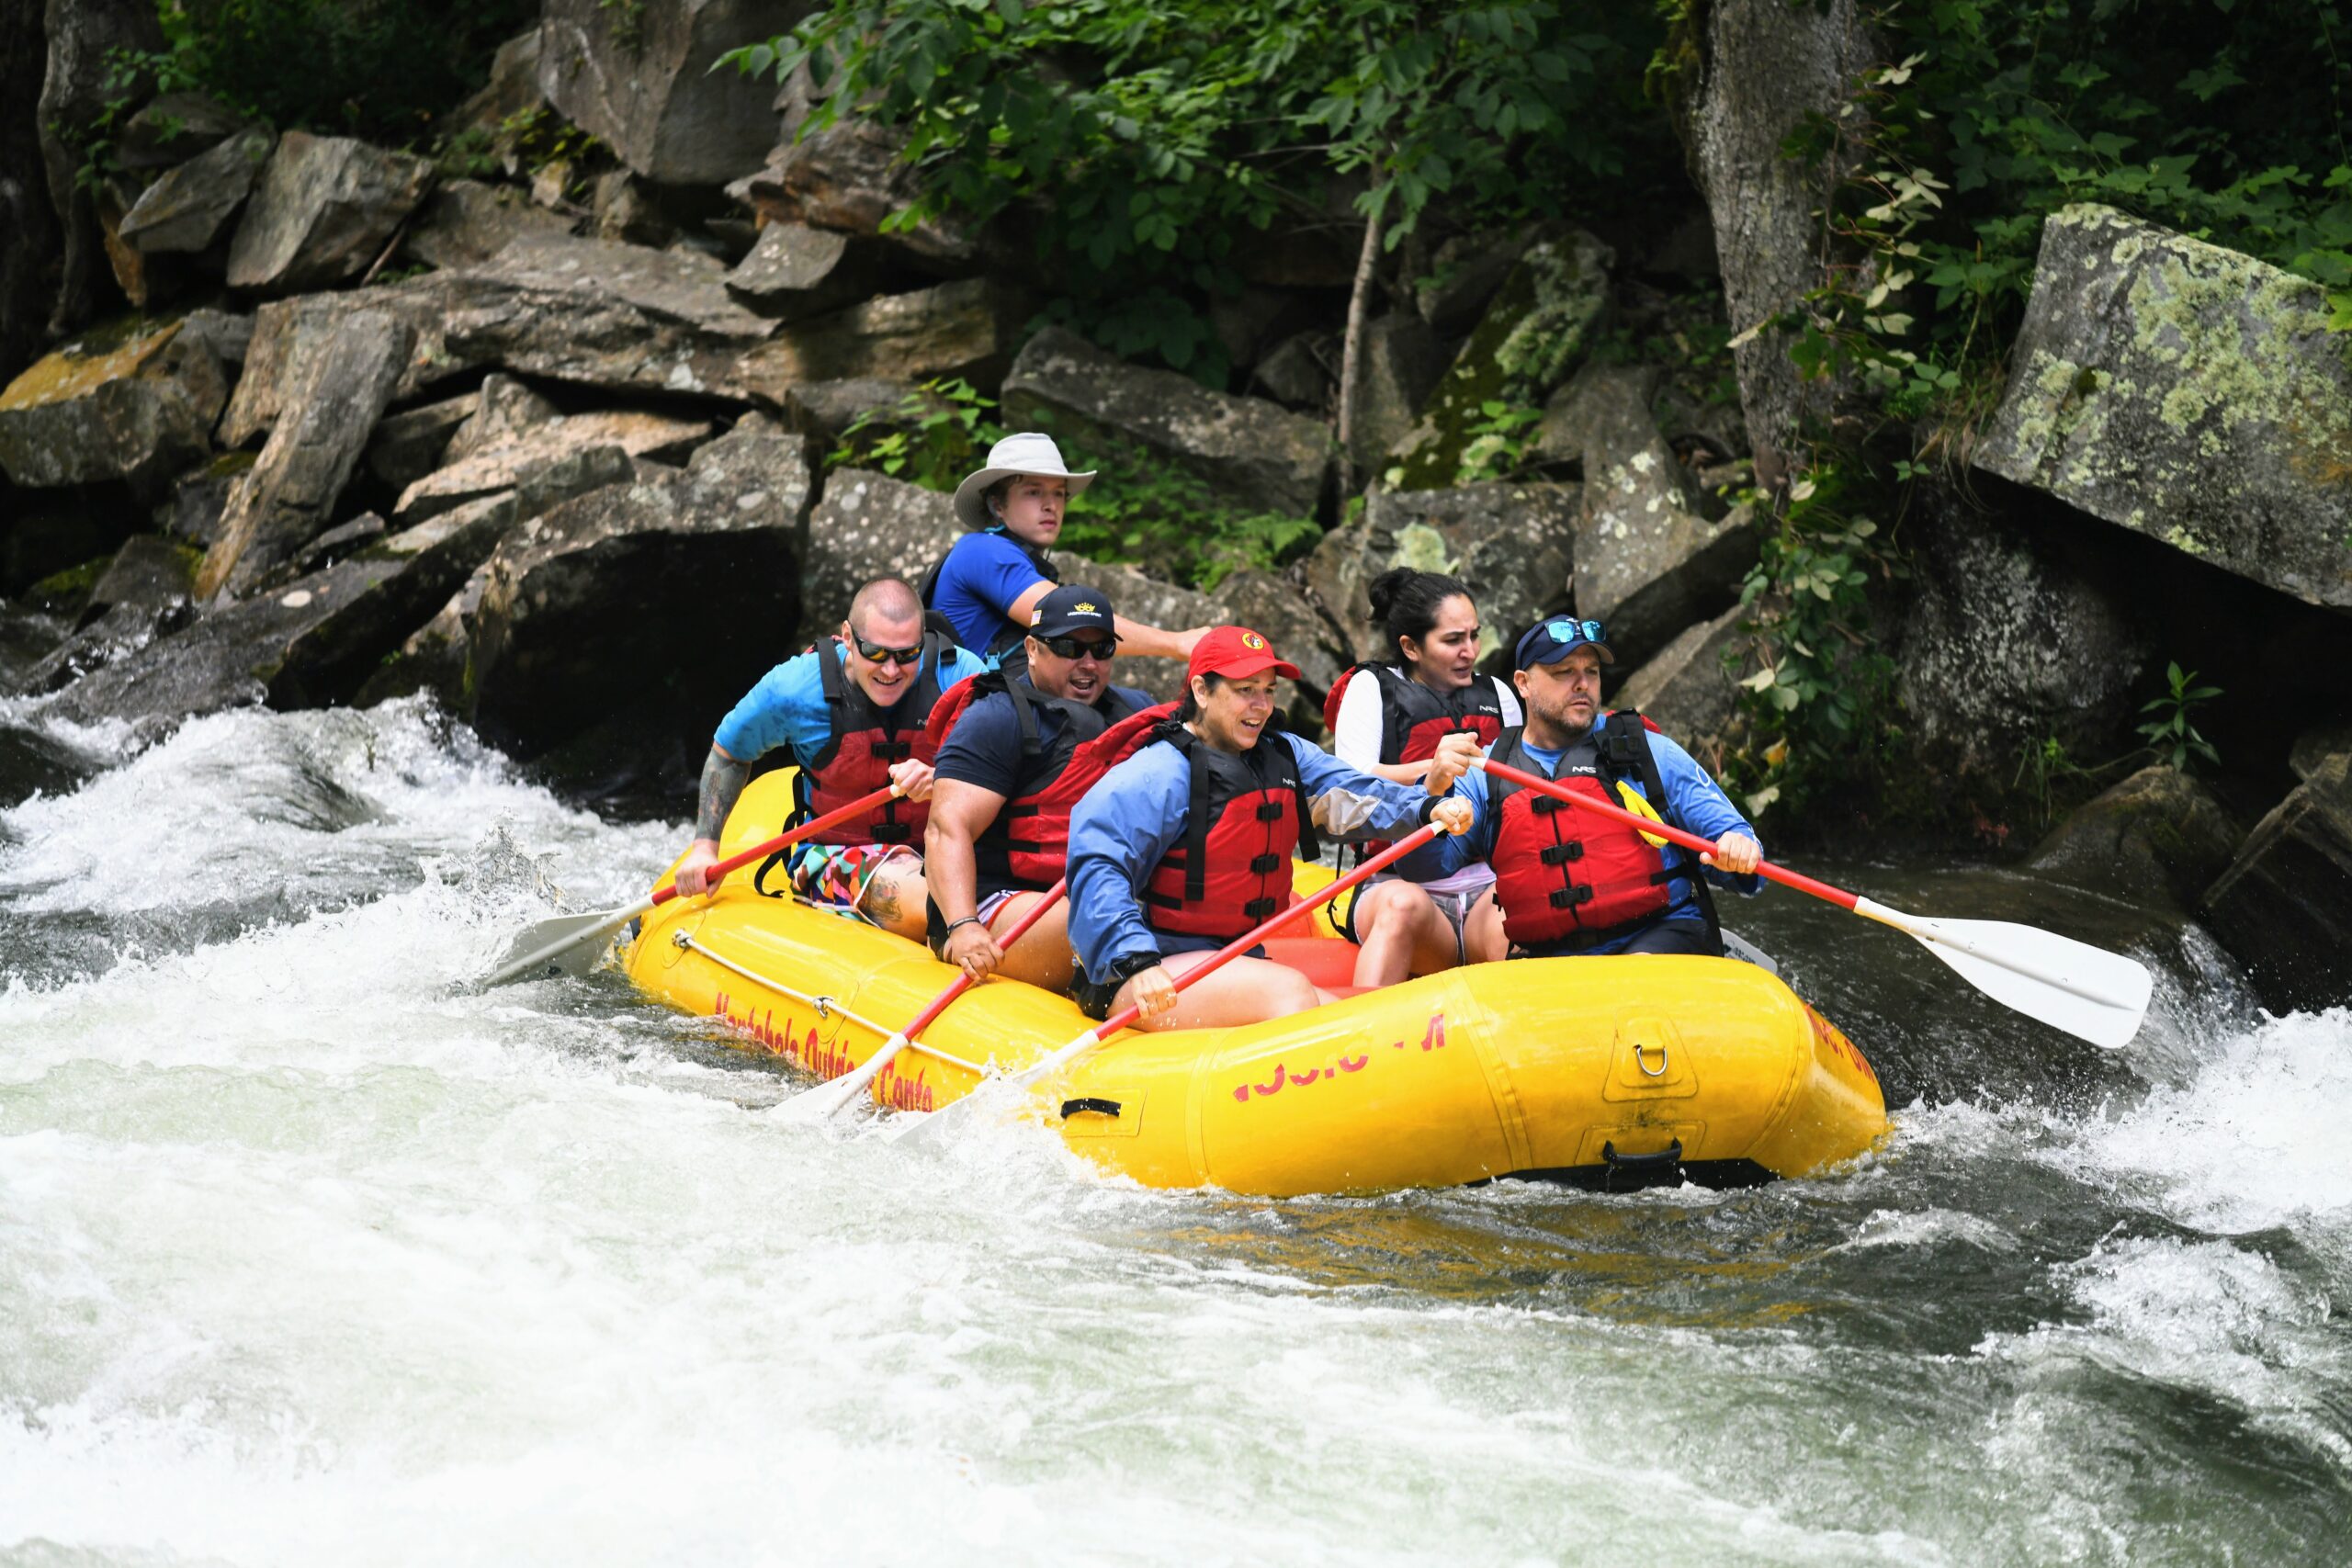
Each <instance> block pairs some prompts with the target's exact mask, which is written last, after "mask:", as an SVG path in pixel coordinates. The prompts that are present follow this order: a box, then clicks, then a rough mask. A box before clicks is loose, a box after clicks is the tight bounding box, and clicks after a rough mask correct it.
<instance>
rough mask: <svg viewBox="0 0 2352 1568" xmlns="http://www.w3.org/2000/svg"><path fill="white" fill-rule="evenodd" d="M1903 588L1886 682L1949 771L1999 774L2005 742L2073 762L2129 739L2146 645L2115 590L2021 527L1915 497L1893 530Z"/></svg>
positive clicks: (2009, 767)
mask: <svg viewBox="0 0 2352 1568" xmlns="http://www.w3.org/2000/svg"><path fill="white" fill-rule="evenodd" d="M1905 542H1906V543H1907V544H1908V545H1909V546H1910V547H1911V553H1912V558H1913V566H1914V577H1915V583H1916V586H1917V593H1916V594H1915V596H1914V598H1913V601H1912V604H1911V605H1910V607H1909V610H1908V613H1907V614H1906V615H1905V618H1904V621H1903V625H1902V627H1901V631H1900V640H1899V647H1898V649H1897V651H1896V671H1895V690H1896V694H1897V695H1898V696H1899V697H1900V698H1901V699H1902V702H1903V704H1904V705H1905V707H1906V708H1907V709H1908V710H1909V712H1910V714H1911V718H1912V724H1913V727H1914V731H1915V736H1914V738H1915V739H1916V740H1917V742H1918V743H1919V744H1920V745H1921V746H1922V747H1923V748H1925V749H1926V750H1928V753H1929V754H1930V755H1934V756H1939V757H1940V758H1941V759H1942V760H1943V761H1945V762H1946V763H1947V764H1948V765H1949V766H1950V767H1951V769H1952V770H1953V771H1955V772H1963V773H1984V774H1989V775H1997V776H1998V777H1999V778H2000V779H2001V780H2003V781H2005V782H2006V781H2007V780H2009V779H2010V778H2012V777H2013V776H2014V775H2015V773H2016V772H2017V767H2018V752H2019V750H2021V749H2022V748H2023V747H2025V746H2026V745H2028V744H2030V743H2032V742H2035V741H2037V740H2041V739H2055V740H2056V741H2058V742H2059V743H2060V744H2061V745H2063V746H2064V747H2065V749H2066V750H2067V751H2068V752H2069V753H2070V754H2072V755H2074V756H2075V757H2086V758H2088V757H2109V756H2114V755H2116V754H2117V753H2119V752H2120V751H2123V750H2128V749H2129V748H2130V746H2131V743H2132V736H2131V720H2132V716H2133V714H2134V711H2135V708H2134V704H2133V700H2132V699H2133V693H2134V690H2135V688H2136V686H2137V684H2138V682H2139V679H2140V675H2141V672H2142V671H2143V670H2144V669H2145V668H2146V667H2147V664H2148V662H2149V660H2150V658H2151V656H2152V653H2153V649H2151V648H2150V647H2149V645H2148V643H2147V641H2146V639H2145V637H2144V636H2143V633H2142V632H2141V630H2140V629H2139V627H2138V626H2137V625H2136V623H2135V622H2134V620H2133V619H2132V617H2131V614H2130V610H2131V604H2130V602H2129V595H2128V591H2127V589H2126V588H2125V587H2124V585H2122V584H2118V583H2113V582H2110V581H2095V580H2094V579H2092V578H2090V577H2088V576H2086V575H2085V574H2083V573H2082V572H2080V571H2078V570H2075V569H2074V568H2073V567H2072V566H2070V565H2068V564H2067V563H2066V562H2064V561H2063V560H2060V559H2057V558H2053V557H2052V555H2050V554H2049V553H2048V552H2046V551H2045V550H2042V549H2039V548H2037V547H2036V546H2035V542H2034V541H2033V540H2032V539H2030V537H2028V536H2026V535H2025V534H2024V533H2023V532H2022V531H2021V530H2019V529H2018V528H2016V527H2014V526H2013V525H2008V524H2007V523H2004V522H2002V521H2000V520H1999V519H1997V518H1994V517H1989V516H1983V515H1979V514H1974V513H1970V512H1968V511H1966V510H1965V509H1964V508H1962V506H1961V504H1960V503H1959V502H1956V501H1951V500H1949V499H1945V498H1939V497H1937V496H1933V495H1931V496H1929V497H1928V499H1927V501H1926V502H1924V503H1923V504H1922V505H1921V506H1920V507H1919V509H1918V511H1917V514H1916V515H1915V516H1914V517H1913V518H1912V520H1911V522H1910V524H1909V525H1908V526H1907V527H1906V530H1905Z"/></svg>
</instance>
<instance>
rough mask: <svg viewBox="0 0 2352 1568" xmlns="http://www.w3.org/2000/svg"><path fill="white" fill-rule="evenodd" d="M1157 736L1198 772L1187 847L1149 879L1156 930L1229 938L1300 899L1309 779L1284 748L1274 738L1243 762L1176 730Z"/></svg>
mask: <svg viewBox="0 0 2352 1568" xmlns="http://www.w3.org/2000/svg"><path fill="white" fill-rule="evenodd" d="M1158 739H1162V740H1165V741H1167V742H1168V743H1169V744H1170V745H1171V746H1173V747H1175V748H1176V750H1179V751H1181V752H1182V753H1183V754H1184V760H1185V761H1186V762H1187V763H1188V764H1190V766H1191V769H1192V786H1191V799H1190V801H1189V803H1188V804H1187V806H1186V808H1185V818H1184V841H1183V842H1182V844H1181V845H1179V846H1177V847H1175V848H1172V849H1170V851H1169V852H1167V853H1166V854H1164V855H1162V856H1160V858H1159V864H1158V865H1156V866H1154V867H1152V870H1151V874H1150V875H1149V876H1148V877H1147V878H1145V880H1144V890H1143V918H1144V922H1145V923H1146V924H1147V925H1149V926H1150V927H1152V928H1153V929H1154V930H1156V931H1180V932H1182V933H1184V934H1185V935H1188V936H1208V937H1220V938H1230V937H1237V936H1239V935H1240V934H1241V933H1242V932H1244V931H1248V930H1250V928H1251V927H1252V926H1255V925H1257V924H1258V923H1259V922H1260V921H1261V920H1263V919H1266V917H1267V916H1269V915H1272V914H1273V913H1274V912H1275V911H1276V910H1279V909H1285V908H1289V907H1290V906H1291V904H1292V903H1293V902H1294V901H1295V899H1294V897H1293V895H1292V893H1291V870H1290V860H1291V853H1292V852H1293V851H1295V850H1298V849H1299V848H1301V846H1302V845H1303V846H1305V850H1306V854H1307V856H1308V857H1309V858H1312V857H1313V856H1314V855H1315V854H1316V853H1317V848H1316V843H1315V824H1314V817H1313V811H1312V807H1309V805H1308V804H1307V799H1306V780H1305V779H1304V778H1302V777H1301V776H1300V774H1299V768H1298V758H1297V756H1296V755H1295V753H1294V752H1293V751H1292V750H1291V749H1290V747H1289V745H1288V743H1287V742H1285V741H1283V740H1282V739H1278V738H1276V737H1274V736H1272V735H1269V736H1266V737H1263V738H1261V739H1260V740H1259V742H1258V744H1257V745H1255V746H1252V747H1251V748H1250V750H1247V751H1245V752H1243V753H1242V754H1241V755H1239V756H1238V757H1237V756H1234V755H1232V754H1231V753H1229V752H1226V751H1220V750H1217V749H1216V747H1214V746H1211V745H1209V744H1207V743H1206V742H1204V741H1202V740H1200V739H1197V738H1196V737H1194V736H1193V733H1192V731H1190V730H1188V729H1186V728H1184V727H1183V726H1182V725H1179V724H1173V723H1171V724H1167V725H1163V726H1162V727H1161V728H1160V729H1159V736H1158Z"/></svg>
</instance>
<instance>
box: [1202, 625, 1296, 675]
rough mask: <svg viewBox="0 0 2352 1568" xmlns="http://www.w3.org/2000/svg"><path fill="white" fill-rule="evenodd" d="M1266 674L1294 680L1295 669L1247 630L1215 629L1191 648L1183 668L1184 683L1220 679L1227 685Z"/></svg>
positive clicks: (1263, 641) (1240, 627)
mask: <svg viewBox="0 0 2352 1568" xmlns="http://www.w3.org/2000/svg"><path fill="white" fill-rule="evenodd" d="M1268 670H1271V671H1273V672H1274V673H1275V674H1277V675H1287V676H1289V677H1290V678H1291V679H1292V680H1294V681H1295V680H1297V679H1298V666H1297V665H1295V664H1293V663H1291V662H1290V661H1289V660H1285V659H1284V658H1283V656H1282V655H1281V654H1279V653H1276V652H1275V651H1274V645H1273V644H1272V643H1271V642H1268V641H1267V640H1266V639H1265V638H1264V637H1261V636H1259V635H1258V634H1257V633H1256V632H1253V631H1251V630H1250V628H1249V627H1248V626H1218V627H1216V629H1215V630H1213V631H1211V632H1210V633H1209V634H1208V635H1207V636H1205V637H1202V638H1201V640H1200V641H1198V642H1196V643H1194V644H1193V660H1192V662H1191V663H1190V664H1187V665H1186V666H1185V667H1184V679H1185V680H1187V681H1190V680H1191V679H1192V678H1193V676H1195V675H1222V676H1224V677H1225V678H1226V679H1227V680H1228V681H1242V680H1247V679H1248V678H1249V677H1250V676H1252V675H1256V674H1260V673H1261V672H1263V671H1268Z"/></svg>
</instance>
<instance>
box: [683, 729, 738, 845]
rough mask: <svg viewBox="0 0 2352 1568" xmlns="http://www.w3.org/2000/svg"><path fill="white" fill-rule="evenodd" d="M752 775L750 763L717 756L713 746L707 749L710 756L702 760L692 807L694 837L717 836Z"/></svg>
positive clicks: (712, 837) (717, 753)
mask: <svg viewBox="0 0 2352 1568" xmlns="http://www.w3.org/2000/svg"><path fill="white" fill-rule="evenodd" d="M751 777H752V769H751V765H750V764H749V763H747V762H739V761H735V760H734V759H733V758H731V757H724V756H721V755H719V751H718V747H716V746H714V747H712V748H711V749H710V755H709V756H708V757H707V758H705V759H704V760H703V764H702V791H701V795H700V797H699V800H698V802H697V804H696V805H695V838H697V839H717V838H718V832H719V829H722V828H724V827H726V826H727V814H728V813H729V812H730V811H732V810H734V809H735V802H736V801H737V800H739V799H741V797H742V794H743V786H744V785H745V784H749V783H750V782H751Z"/></svg>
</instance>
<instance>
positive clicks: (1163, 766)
mask: <svg viewBox="0 0 2352 1568" xmlns="http://www.w3.org/2000/svg"><path fill="white" fill-rule="evenodd" d="M1284 675H1287V676H1289V677H1291V678H1292V679H1294V680H1295V679H1296V678H1297V676H1298V667H1297V666H1296V665H1294V664H1291V663H1288V662H1286V661H1285V660H1283V658H1282V657H1281V656H1280V655H1279V654H1277V653H1276V652H1275V651H1274V649H1273V647H1272V644H1270V643H1269V642H1267V640H1266V639H1265V638H1264V637H1261V636H1260V635H1259V634H1258V633H1256V632H1253V631H1251V630H1250V629H1249V628H1248V627H1246V626H1218V627H1216V629H1215V630H1213V631H1211V632H1209V633H1208V634H1207V635H1206V636H1205V637H1202V638H1201V640H1200V642H1199V643H1198V644H1197V645H1196V646H1195V647H1194V648H1193V656H1192V660H1191V663H1190V665H1189V667H1188V668H1187V670H1186V681H1187V684H1188V686H1189V688H1190V690H1189V691H1188V692H1187V694H1186V696H1185V700H1184V703H1183V705H1182V707H1181V708H1179V709H1178V710H1177V715H1176V717H1175V718H1174V719H1172V720H1171V721H1170V723H1169V724H1168V725H1167V726H1166V728H1163V729H1162V730H1161V731H1160V738H1159V739H1158V740H1156V741H1155V742H1153V743H1152V744H1151V745H1149V746H1147V747H1145V748H1144V749H1143V750H1140V751H1138V752H1136V754H1135V755H1134V756H1132V757H1130V758H1128V759H1127V760H1126V761H1124V762H1122V763H1120V764H1119V765H1118V766H1117V767H1115V768H1114V769H1112V770H1111V772H1110V773H1107V774H1105V775H1104V776H1103V781H1102V783H1101V784H1097V785H1096V786H1095V787H1094V789H1093V790H1092V791H1091V792H1090V793H1089V794H1088V795H1087V796H1086V798H1085V799H1084V800H1083V801H1081V802H1080V804H1079V807H1078V809H1077V811H1076V812H1075V813H1074V814H1073V815H1072V817H1071V818H1070V831H1069V907H1070V918H1069V930H1070V936H1071V940H1072V942H1073V943H1074V944H1075V945H1076V947H1077V949H1078V955H1079V961H1080V964H1081V965H1082V966H1083V968H1084V969H1085V971H1086V974H1085V977H1084V979H1083V980H1082V981H1080V985H1079V987H1078V989H1077V991H1076V993H1075V994H1076V996H1077V998H1078V1001H1079V1005H1080V1006H1081V1007H1083V1008H1084V1009H1086V1010H1087V1011H1088V1012H1090V1013H1091V1014H1092V1015H1093V1016H1094V1017H1096V1018H1102V1017H1105V1016H1107V1015H1108V1014H1109V1013H1110V1012H1111V1011H1112V1010H1114V1009H1116V1008H1119V1007H1123V1006H1125V1005H1126V1004H1128V1003H1130V1002H1132V1003H1134V1004H1135V1005H1136V1007H1137V1008H1138V1009H1139V1010H1140V1011H1141V1013H1142V1021H1141V1022H1140V1024H1139V1025H1138V1027H1140V1028H1144V1029H1198V1028H1217V1027H1226V1026H1230V1025H1234V1024H1241V1023H1254V1022H1257V1021H1260V1020H1261V1019H1268V1018H1279V1017H1282V1016H1283V1015H1284V1014H1286V1013H1292V1012H1297V1011H1300V1010H1303V1009H1306V1008H1310V1007H1313V1006H1315V1005H1316V1004H1317V1002H1318V1001H1321V1000H1324V999H1327V998H1324V996H1323V995H1322V993H1320V992H1318V991H1317V989H1316V987H1314V985H1313V984H1312V983H1310V982H1309V981H1308V980H1307V978H1306V976H1304V975H1301V974H1300V973H1298V971H1296V970H1295V969H1291V968H1287V967H1285V966H1283V965H1282V964H1274V963H1270V962H1268V961H1266V960H1265V959H1264V958H1263V957H1262V956H1252V957H1250V958H1243V959H1239V960H1237V961H1236V962H1234V963H1232V964H1227V966H1226V967H1224V968H1223V969H1220V970H1219V971H1217V973H1216V974H1215V975H1213V976H1208V977H1207V978H1205V979H1204V980H1203V981H1202V982H1201V983H1200V984H1199V985H1197V986H1194V987H1192V988H1191V989H1189V990H1187V991H1185V992H1184V993H1183V994H1182V996H1181V997H1180V996H1179V995H1178V994H1177V992H1176V987H1175V978H1176V976H1179V975H1182V974H1183V973H1184V972H1185V971H1186V970H1188V969H1190V968H1192V967H1193V966H1194V965H1195V964H1199V963H1201V962H1202V961H1203V960H1204V958H1206V956H1207V955H1208V954H1210V953H1215V952H1216V950H1217V949H1218V948H1221V947H1223V946H1224V945H1225V944H1226V943H1227V942H1230V941H1232V940H1233V939H1234V938H1235V937H1238V936H1239V935H1241V934H1242V933H1243V932H1245V931H1249V930H1250V928H1251V927H1253V926H1255V925H1257V924H1259V923H1260V922H1261V921H1262V920H1264V919H1266V917H1267V916H1269V915H1272V913H1274V912H1275V911H1276V910H1277V909H1280V908H1284V907H1285V906H1287V905H1288V904H1289V903H1290V902H1291V901H1292V896H1291V856H1292V852H1293V851H1294V850H1296V849H1298V848H1300V846H1301V845H1302V844H1305V845H1306V846H1307V852H1308V853H1309V854H1312V853H1313V844H1314V836H1315V832H1316V830H1317V829H1321V830H1322V831H1323V832H1324V833H1326V834H1328V835H1329V836H1330V837H1333V838H1336V839H1340V840H1365V839H1397V838H1402V837H1403V836H1404V835H1405V834H1407V833H1408V832H1410V831H1412V829H1415V828H1417V827H1419V825H1420V824H1422V823H1423V822H1427V821H1430V819H1432V818H1435V819H1437V820H1438V821H1440V822H1442V824H1444V826H1445V828H1446V830H1447V831H1449V832H1454V833H1459V832H1461V831H1463V830H1464V829H1466V828H1467V827H1468V826H1469V825H1470V815H1471V814H1470V812H1469V811H1468V809H1467V808H1466V807H1463V806H1462V805H1461V803H1459V802H1447V801H1444V800H1442V799H1441V798H1440V797H1442V796H1443V795H1445V793H1446V791H1447V790H1448V789H1449V788H1450V787H1451V786H1452V784H1453V781H1454V780H1455V779H1456V778H1458V777H1459V776H1460V774H1461V768H1460V766H1459V765H1458V763H1457V762H1456V761H1453V760H1452V759H1448V760H1445V761H1440V762H1437V763H1434V764H1433V765H1432V766H1431V767H1430V771H1429V773H1428V774H1427V775H1426V776H1425V777H1424V778H1423V779H1422V781H1421V783H1420V784H1419V786H1418V787H1416V786H1411V785H1406V784H1391V783H1390V782H1388V781H1387V780H1385V779H1381V778H1375V777H1374V776H1373V775H1372V774H1370V773H1363V772H1362V771H1361V770H1359V769H1356V768H1352V767H1350V766H1349V765H1348V764H1347V763H1345V762H1342V761H1339V760H1338V759H1337V758H1335V757H1333V756H1331V755H1330V754H1329V752H1327V751H1324V750H1320V749H1319V748H1317V747H1315V746H1312V745H1310V744H1308V743H1307V742H1306V741H1304V740H1301V739H1298V737H1296V736H1295V735H1290V734H1286V733H1283V732H1281V731H1272V732H1270V731H1269V728H1268V727H1269V726H1270V724H1271V723H1272V719H1273V716H1274V682H1275V681H1276V679H1277V678H1278V677H1280V676H1284Z"/></svg>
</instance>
